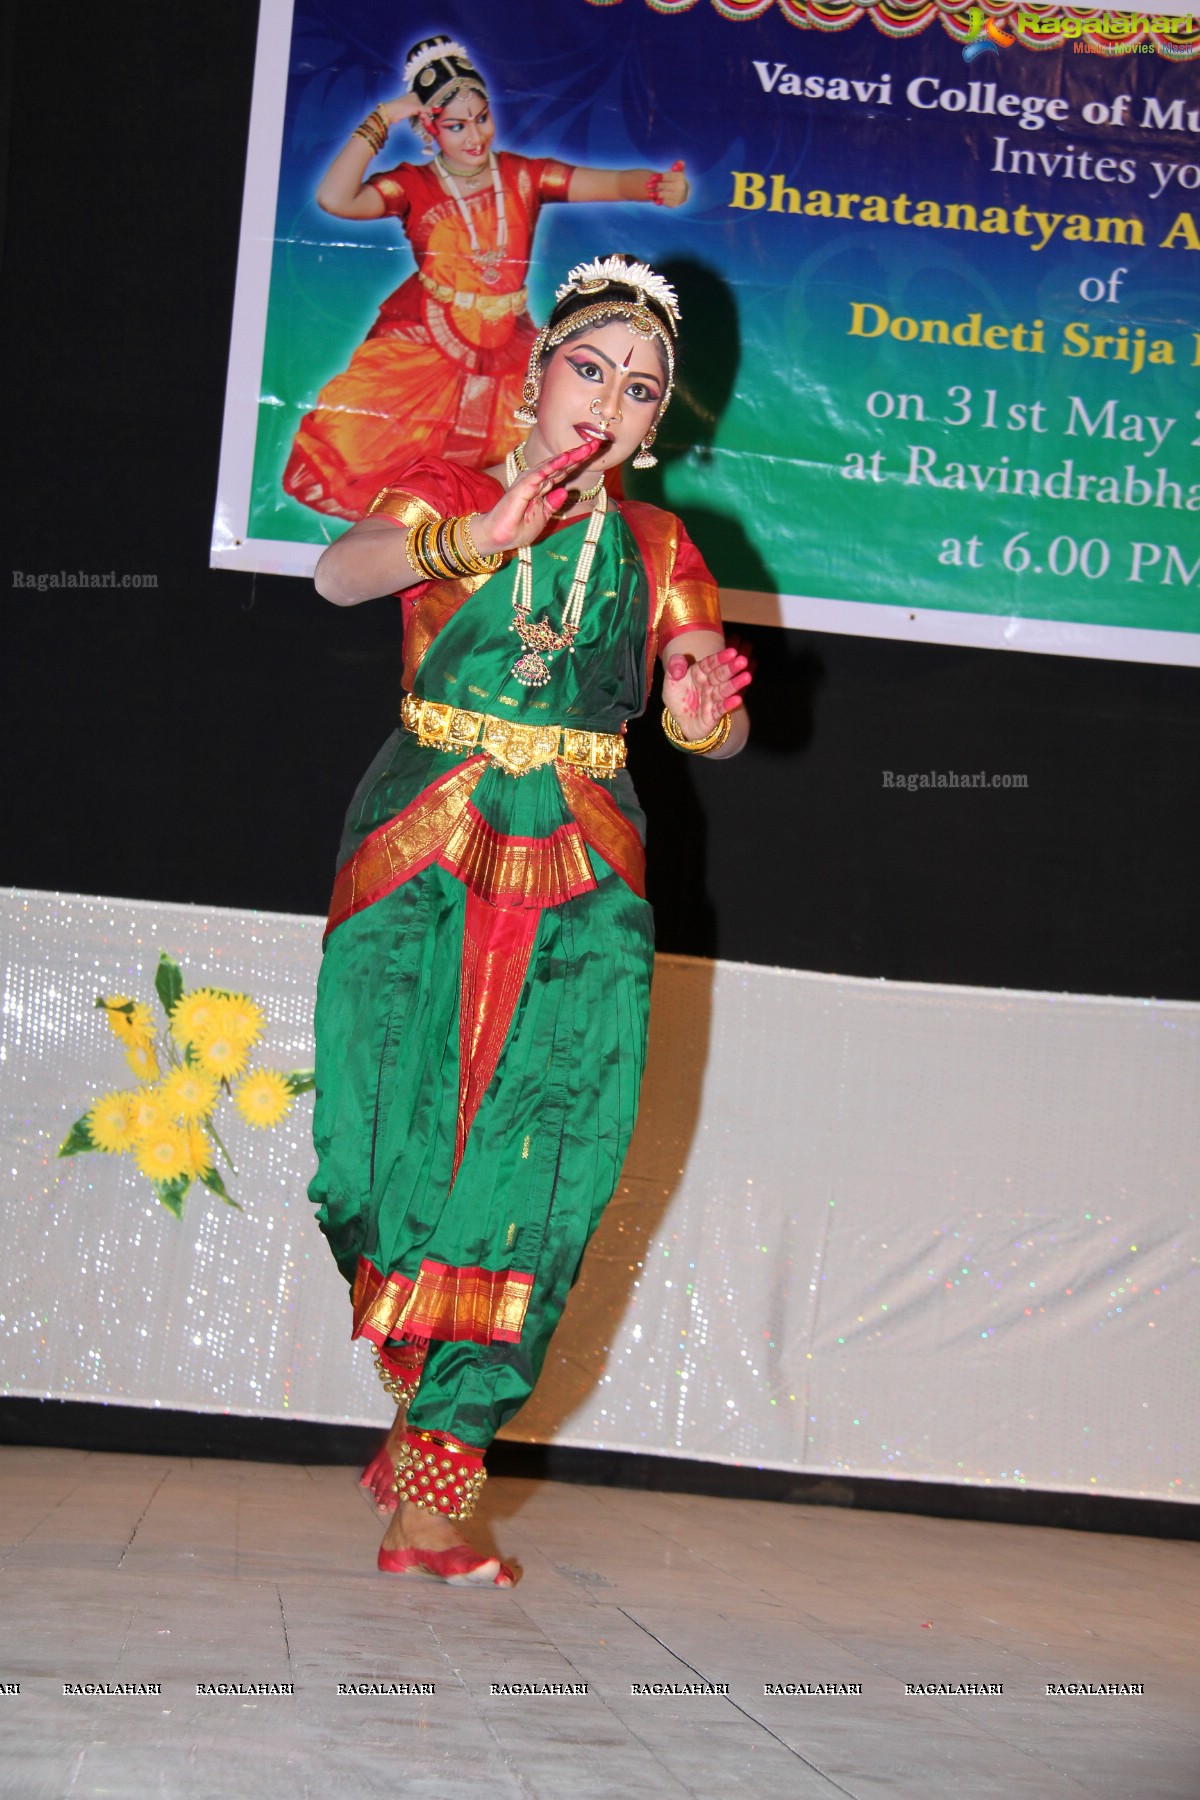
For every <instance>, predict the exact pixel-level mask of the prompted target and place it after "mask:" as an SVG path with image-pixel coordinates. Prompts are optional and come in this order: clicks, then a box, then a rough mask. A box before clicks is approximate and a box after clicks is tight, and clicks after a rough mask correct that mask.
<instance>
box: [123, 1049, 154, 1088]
mask: <svg viewBox="0 0 1200 1800" xmlns="http://www.w3.org/2000/svg"><path fill="white" fill-rule="evenodd" d="M125 1061H126V1062H127V1063H128V1064H129V1066H130V1068H131V1069H132V1070H133V1072H134V1074H135V1075H136V1076H137V1078H138V1080H139V1081H157V1080H158V1058H157V1056H155V1054H154V1051H153V1049H152V1048H151V1047H150V1045H149V1044H135V1045H134V1046H133V1049H132V1050H127V1051H126V1052H125Z"/></svg>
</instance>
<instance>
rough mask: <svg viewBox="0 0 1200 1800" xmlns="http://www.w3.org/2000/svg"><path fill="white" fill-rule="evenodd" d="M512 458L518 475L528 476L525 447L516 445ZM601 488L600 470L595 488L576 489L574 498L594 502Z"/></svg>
mask: <svg viewBox="0 0 1200 1800" xmlns="http://www.w3.org/2000/svg"><path fill="white" fill-rule="evenodd" d="M513 456H514V457H515V458H516V463H517V473H518V475H528V473H529V464H528V463H527V462H526V461H525V446H524V445H523V444H518V445H517V447H516V449H515V450H514V451H513ZM511 485H512V483H511V481H510V483H509V486H510V487H511ZM603 486H604V471H603V469H602V470H601V471H600V479H599V481H598V482H597V483H596V485H595V487H590V488H576V490H575V498H576V499H577V500H594V499H595V498H596V495H597V494H598V493H599V492H600V489H601V488H602V487H603Z"/></svg>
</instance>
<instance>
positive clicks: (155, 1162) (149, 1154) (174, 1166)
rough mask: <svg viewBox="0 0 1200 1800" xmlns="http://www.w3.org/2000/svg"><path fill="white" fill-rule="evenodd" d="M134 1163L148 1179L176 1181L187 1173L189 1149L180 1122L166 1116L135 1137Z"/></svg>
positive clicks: (189, 1171)
mask: <svg viewBox="0 0 1200 1800" xmlns="http://www.w3.org/2000/svg"><path fill="white" fill-rule="evenodd" d="M136 1155H137V1164H138V1168H139V1169H140V1170H141V1171H142V1174H143V1175H148V1176H149V1177H150V1179H151V1181H178V1179H179V1177H180V1176H181V1175H189V1174H190V1173H191V1160H190V1150H189V1146H188V1140H187V1135H186V1133H185V1131H184V1129H183V1126H182V1125H177V1124H176V1123H175V1121H174V1120H173V1119H166V1120H164V1122H163V1123H162V1124H161V1125H159V1126H157V1127H156V1128H155V1129H154V1130H153V1131H148V1132H147V1133H146V1134H145V1136H144V1137H140V1138H139V1139H138V1144H137V1151H136Z"/></svg>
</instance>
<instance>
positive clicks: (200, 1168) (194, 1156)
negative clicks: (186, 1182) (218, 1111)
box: [185, 1125, 213, 1181]
mask: <svg viewBox="0 0 1200 1800" xmlns="http://www.w3.org/2000/svg"><path fill="white" fill-rule="evenodd" d="M185 1132H186V1136H187V1151H188V1168H187V1172H188V1174H189V1175H191V1176H194V1178H195V1179H196V1180H197V1181H202V1180H203V1179H204V1177H205V1176H206V1175H207V1174H208V1171H209V1170H210V1169H211V1168H212V1166H213V1152H212V1143H211V1141H210V1139H209V1135H208V1133H207V1131H205V1129H204V1127H203V1126H202V1125H188V1126H186V1127H185Z"/></svg>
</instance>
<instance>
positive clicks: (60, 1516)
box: [0, 1413, 1200, 1800]
mask: <svg viewBox="0 0 1200 1800" xmlns="http://www.w3.org/2000/svg"><path fill="white" fill-rule="evenodd" d="M146 1429H147V1437H148V1438H150V1439H152V1437H153V1432H154V1415H153V1413H147V1415H146ZM484 1513H485V1516H484V1519H483V1532H484V1535H485V1536H487V1535H488V1534H491V1537H492V1539H493V1541H494V1543H495V1545H496V1546H497V1547H498V1549H499V1550H500V1551H501V1552H502V1553H503V1554H504V1555H505V1556H506V1557H507V1558H508V1559H509V1560H510V1561H512V1562H514V1563H516V1564H517V1565H519V1566H520V1568H521V1571H522V1576H521V1580H520V1583H519V1585H518V1587H517V1588H516V1590H515V1592H509V1593H504V1592H500V1591H495V1592H491V1591H488V1592H479V1591H473V1590H466V1591H464V1590H461V1589H458V1590H456V1589H448V1588H445V1587H442V1586H440V1585H439V1584H437V1583H434V1582H430V1581H420V1580H416V1581H413V1580H398V1579H396V1578H395V1577H392V1578H388V1577H385V1576H382V1575H379V1574H377V1573H376V1572H375V1568H374V1553H375V1547H376V1544H377V1542H378V1538H379V1535H380V1528H379V1527H378V1526H377V1525H376V1523H375V1520H374V1518H373V1517H372V1515H371V1513H370V1512H369V1511H368V1509H367V1507H366V1505H365V1503H364V1502H363V1500H362V1499H361V1497H360V1496H359V1494H358V1492H357V1491H356V1488H355V1481H354V1474H353V1472H352V1471H350V1470H347V1469H341V1468H312V1467H309V1468H305V1467H293V1466H282V1465H275V1464H264V1463H232V1462H208V1461H194V1462H193V1461H188V1460H186V1459H182V1458H167V1457H155V1456H149V1455H147V1456H108V1455H90V1454H87V1453H86V1452H82V1451H69V1450H44V1449H8V1450H5V1451H3V1452H2V1453H0V1546H2V1551H0V1554H2V1565H0V1568H2V1577H3V1588H2V1592H0V1607H2V1614H0V1616H2V1618H3V1640H2V1646H0V1659H2V1660H0V1685H2V1686H3V1687H4V1689H5V1692H4V1693H3V1695H0V1733H2V1738H0V1793H2V1794H4V1795H6V1796H7V1795H12V1796H19V1800H41V1797H42V1796H47V1797H57V1796H64V1797H65V1796H70V1800H90V1797H92V1796H101V1795H104V1796H119V1797H120V1800H141V1797H142V1796H179V1797H180V1800H228V1796H230V1795H239V1796H241V1795H245V1796H249V1797H250V1800H275V1797H276V1796H293V1795H295V1796H311V1797H312V1800H329V1797H332V1796H341V1795H346V1796H353V1797H354V1800H368V1797H372V1796H376V1795H378V1796H380V1797H381V1800H382V1797H385V1796H386V1800H408V1797H409V1796H428V1797H429V1800H460V1797H461V1800H480V1797H481V1796H486V1800H499V1797H501V1796H512V1797H514V1800H517V1797H521V1800H531V1797H532V1800H564V1797H569V1800H592V1797H595V1800H625V1797H626V1796H642V1795H646V1796H651V1795H653V1796H654V1797H655V1800H671V1797H674V1796H682V1795H702V1796H706V1797H707V1796H714V1797H716V1796H724V1795H727V1794H729V1793H730V1792H732V1791H734V1790H735V1786H741V1787H745V1788H747V1789H748V1790H749V1792H751V1793H752V1794H753V1795H754V1796H755V1800H775V1797H776V1796H779V1797H780V1800H783V1797H785V1796H786V1797H787V1800H808V1797H809V1796H812V1797H813V1800H817V1797H818V1796H822V1797H833V1796H837V1795H850V1796H854V1797H855V1800H868V1797H872V1796H879V1795H888V1796H896V1795H902V1796H906V1797H907V1796H911V1797H912V1800H989V1797H991V1796H996V1797H997V1800H1000V1797H1001V1796H1003V1800H1018V1797H1022V1800H1023V1797H1025V1796H1028V1800H1088V1797H1094V1800H1118V1797H1120V1800H1195V1797H1196V1796H1197V1795H1200V1725H1198V1724H1197V1719H1196V1712H1195V1631H1196V1619H1197V1617H1198V1616H1200V1558H1198V1555H1197V1551H1196V1549H1195V1547H1194V1546H1192V1545H1191V1544H1184V1543H1175V1542H1162V1541H1156V1540H1151V1539H1146V1538H1121V1537H1107V1536H1099V1535H1093V1534H1089V1533H1080V1532H1065V1531H1050V1530H1042V1529H1038V1528H1034V1527H1027V1526H1007V1525H985V1524H974V1523H963V1522H958V1521H947V1520H934V1519H922V1518H913V1517H900V1516H894V1515H889V1514H882V1513H854V1512H850V1511H844V1510H840V1509H839V1510H830V1509H827V1508H816V1507H799V1506H797V1507H793V1506H785V1505H775V1504H771V1503H768V1502H758V1501H742V1500H717V1499H707V1498H697V1497H681V1496H678V1495H670V1494H667V1495H655V1494H646V1493H633V1492H628V1491H623V1490H618V1489H611V1488H588V1487H575V1486H566V1485H562V1484H555V1483H542V1484H537V1483H529V1482H520V1481H502V1480H493V1481H491V1482H489V1484H488V1488H487V1490H486V1498H485V1508H484ZM16 1683H19V1692H13V1691H12V1689H13V1686H14V1684H16ZM94 1683H103V1684H109V1686H111V1687H116V1686H117V1685H118V1684H121V1683H131V1684H154V1683H159V1684H161V1693H158V1694H153V1693H107V1694H105V1693H87V1692H80V1693H64V1691H63V1690H64V1686H65V1685H68V1684H94ZM289 1683H290V1684H292V1685H293V1688H294V1692H292V1693H290V1694H288V1693H278V1692H275V1693H273V1692H269V1691H259V1692H257V1693H253V1692H247V1691H239V1692H233V1693H229V1692H226V1693H220V1692H216V1693H212V1692H210V1693H198V1692H197V1687H198V1686H199V1685H210V1684H225V1685H226V1686H229V1685H232V1686H234V1687H241V1688H242V1689H243V1690H245V1689H248V1688H250V1687H252V1686H253V1685H255V1684H258V1685H259V1686H260V1689H261V1688H262V1687H264V1686H265V1687H266V1688H268V1689H269V1688H271V1687H279V1686H283V1685H284V1684H289ZM353 1684H359V1685H362V1684H377V1685H379V1686H382V1687H385V1688H390V1687H391V1686H392V1685H393V1684H395V1685H396V1686H398V1687H399V1686H401V1684H411V1685H412V1686H415V1687H421V1686H426V1685H427V1686H430V1687H432V1689H433V1691H432V1692H428V1693H421V1692H399V1693H392V1692H386V1693H372V1692H357V1693H356V1692H354V1691H340V1690H341V1689H346V1688H352V1685H353ZM581 1684H586V1692H583V1693H578V1692H570V1691H561V1690H570V1689H571V1688H573V1687H575V1688H577V1687H579V1686H580V1685H581ZM724 1684H727V1687H728V1692H727V1693H725V1692H705V1691H699V1692H697V1691H691V1692H689V1691H688V1689H689V1688H691V1689H701V1690H703V1689H711V1688H719V1687H721V1686H722V1685H724ZM768 1684H781V1685H786V1684H791V1686H792V1688H793V1690H795V1689H800V1690H801V1691H798V1692H797V1691H793V1692H791V1693H788V1692H781V1693H778V1694H765V1693H764V1691H763V1690H764V1686H766V1685H768ZM916 1684H925V1686H926V1687H930V1686H933V1685H934V1684H938V1685H941V1686H942V1687H943V1688H944V1689H945V1690H947V1691H941V1692H937V1691H933V1692H920V1691H917V1692H911V1691H909V1690H910V1687H911V1686H914V1685H916ZM972 1684H974V1685H975V1686H977V1687H979V1688H984V1687H987V1688H991V1687H993V1686H997V1685H998V1686H999V1687H1000V1688H1001V1689H1002V1691H1000V1692H981V1691H974V1692H973V1691H970V1688H971V1686H972ZM1050 1684H1077V1685H1081V1686H1082V1687H1083V1688H1084V1691H1077V1692H1074V1693H1061V1694H1054V1695H1049V1694H1047V1691H1046V1690H1047V1686H1048V1685H1050ZM1088 1684H1090V1685H1091V1687H1092V1688H1093V1689H1097V1690H1098V1689H1101V1688H1102V1687H1103V1686H1105V1685H1107V1686H1109V1687H1110V1688H1112V1687H1115V1688H1116V1689H1117V1690H1120V1689H1122V1688H1124V1689H1126V1690H1128V1689H1130V1688H1137V1689H1138V1690H1139V1691H1136V1692H1129V1691H1125V1692H1121V1691H1116V1692H1113V1691H1108V1692H1104V1691H1086V1690H1087V1686H1088ZM822 1685H823V1686H824V1687H825V1688H826V1690H827V1691H825V1692H820V1691H816V1690H819V1689H820V1687H821V1686H822ZM639 1687H640V1688H643V1689H645V1690H646V1691H644V1692H636V1691H634V1690H635V1689H637V1688H639ZM506 1689H510V1690H511V1689H526V1690H530V1689H541V1690H542V1691H524V1692H521V1691H505V1690H506ZM656 1689H657V1690H659V1691H655V1690H656ZM556 1690H559V1691H556ZM950 1690H953V1691H950Z"/></svg>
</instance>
